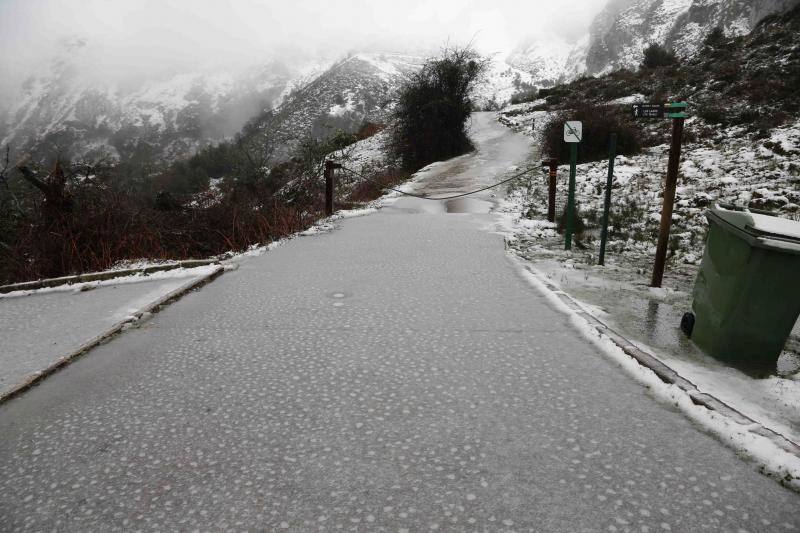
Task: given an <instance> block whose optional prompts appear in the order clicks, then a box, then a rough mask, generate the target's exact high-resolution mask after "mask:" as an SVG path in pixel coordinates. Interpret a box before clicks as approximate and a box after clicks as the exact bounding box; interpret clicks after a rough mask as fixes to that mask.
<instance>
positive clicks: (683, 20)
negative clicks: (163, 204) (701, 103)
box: [0, 0, 798, 161]
mask: <svg viewBox="0 0 800 533" xmlns="http://www.w3.org/2000/svg"><path fill="white" fill-rule="evenodd" d="M797 3H798V0H755V1H745V0H611V1H609V2H599V1H595V2H590V1H589V0H585V1H584V2H583V3H579V5H580V6H581V7H582V8H583V10H584V12H585V13H584V14H583V17H584V19H581V20H578V19H579V18H580V17H577V16H576V17H577V18H576V20H575V21H573V22H572V23H570V24H565V23H562V22H559V23H558V24H553V23H552V21H553V20H558V21H561V20H563V18H559V19H556V18H555V16H556V13H557V12H556V11H553V10H549V9H550V8H542V9H541V10H540V11H541V15H542V17H543V18H541V20H540V19H537V20H539V22H537V25H535V26H531V27H530V28H529V29H525V24H522V23H521V22H520V21H519V20H517V17H514V16H513V15H514V14H515V13H516V11H520V9H522V8H520V7H519V6H517V5H516V4H515V3H509V2H501V3H500V5H499V6H498V8H497V9H494V10H490V9H489V6H485V5H483V4H481V3H480V2H477V3H476V2H471V3H470V7H471V8H472V10H471V11H469V17H466V16H465V15H464V14H463V13H464V12H463V11H459V9H460V8H459V7H458V6H457V5H456V4H452V5H451V3H444V4H442V5H438V4H437V7H430V6H426V5H422V4H420V5H416V4H414V5H413V6H411V7H410V8H409V9H408V10H406V11H405V12H402V13H401V11H399V10H398V9H397V8H396V7H392V8H387V9H386V10H380V9H377V8H375V9H373V10H372V11H369V10H367V8H366V7H365V6H364V5H362V4H359V3H358V2H356V1H355V0H353V1H351V2H345V3H343V5H342V6H341V7H340V8H339V9H337V10H335V11H333V12H331V13H329V14H328V16H327V19H329V20H327V19H326V14H325V13H318V12H310V11H309V12H306V11H303V9H301V8H305V7H309V6H311V4H309V3H307V2H301V4H300V7H298V8H297V9H296V10H295V11H296V12H295V11H289V10H288V8H275V7H274V6H268V5H262V4H258V3H256V4H254V5H257V7H258V9H256V10H251V11H245V12H243V13H244V14H245V15H247V14H250V15H252V14H255V13H258V14H259V16H263V17H264V20H270V21H271V26H270V27H273V33H272V34H269V35H261V33H259V32H257V31H255V29H254V27H253V25H254V24H255V22H254V21H252V20H250V21H248V24H247V25H244V26H243V25H242V20H243V19H244V18H246V17H242V16H240V17H239V18H237V19H236V24H238V26H236V30H239V31H240V33H241V35H238V36H237V35H236V31H232V30H231V28H227V29H226V28H225V26H224V24H233V23H232V21H233V20H234V19H233V18H231V17H232V15H231V14H230V13H224V12H221V11H220V10H219V9H218V8H217V7H215V6H214V5H212V4H206V3H204V2H200V3H198V4H197V12H196V13H193V12H192V11H191V10H190V11H189V12H187V11H186V9H185V6H183V5H181V4H176V3H175V2H166V3H165V4H163V6H161V7H159V5H160V4H159V5H156V4H153V3H149V4H148V5H149V7H150V8H151V9H152V11H153V13H158V12H161V13H162V14H163V16H164V21H167V20H173V19H174V20H177V19H176V18H175V17H176V16H177V15H178V14H180V15H182V16H186V17H189V19H190V22H192V23H193V24H195V26H194V28H195V29H197V30H198V32H199V34H195V33H193V32H190V31H188V30H187V29H186V27H184V26H182V25H180V24H177V25H176V30H175V31H176V33H177V34H178V36H179V38H174V37H170V35H169V33H168V32H169V30H168V29H165V28H164V27H163V24H159V21H158V20H157V19H153V18H152V17H151V16H148V15H147V13H146V12H144V15H143V11H142V10H141V9H139V10H135V11H134V10H132V8H130V7H129V10H130V14H131V17H132V21H131V25H132V26H133V27H138V28H139V29H138V30H137V31H133V30H129V29H124V28H123V26H118V27H114V25H111V26H110V27H107V28H106V27H105V26H104V28H105V29H104V31H102V32H99V33H98V31H96V30H90V29H88V28H84V30H85V31H84V33H86V34H88V35H89V36H88V37H87V36H82V35H80V32H78V33H77V34H76V33H73V34H72V35H71V36H70V37H67V38H64V37H62V38H60V39H57V40H56V41H54V42H51V41H47V42H50V43H51V44H50V45H48V46H49V48H48V50H47V56H46V57H47V59H39V60H38V61H37V62H34V64H33V65H27V67H31V68H30V70H32V71H33V73H32V74H30V75H27V76H25V77H20V78H19V80H17V81H18V83H17V86H16V87H15V90H14V91H12V92H10V93H9V94H13V95H14V96H7V97H6V98H5V99H4V102H5V105H0V145H4V146H5V145H9V146H11V147H12V149H13V150H14V152H15V154H18V155H19V154H22V153H30V154H31V156H32V157H33V158H35V159H40V160H41V159H46V158H51V159H52V158H53V157H56V156H59V157H65V158H75V157H88V158H98V157H107V158H110V159H111V160H117V161H129V160H131V159H133V160H153V159H155V160H164V161H172V160H175V159H180V158H183V157H186V156H189V155H191V154H193V153H195V152H196V151H197V150H198V149H200V148H201V147H203V146H205V145H208V144H213V143H217V142H220V141H222V140H226V139H231V138H233V137H234V136H235V135H237V133H239V132H241V131H242V130H243V128H246V127H250V128H253V127H266V125H267V124H269V126H270V127H271V128H274V129H275V131H276V132H277V138H279V139H281V142H282V143H283V144H284V147H283V149H282V150H279V152H281V153H282V154H284V155H285V154H287V153H289V152H290V151H291V145H292V142H293V141H294V140H296V139H298V138H301V137H302V136H304V135H313V136H326V135H332V134H334V133H335V132H336V131H338V130H342V131H346V132H352V131H356V130H358V128H359V127H360V126H361V125H362V124H364V123H365V122H377V123H380V122H385V121H386V120H387V118H388V116H389V113H390V111H391V107H392V100H393V98H394V95H395V94H396V91H397V90H398V88H399V87H400V86H401V84H402V83H403V81H404V80H405V79H407V77H408V75H409V74H411V73H413V72H414V71H415V70H416V69H417V68H419V66H420V65H421V64H422V63H423V62H424V60H425V58H426V57H429V56H431V55H435V54H436V52H437V51H438V50H440V49H441V48H442V46H447V44H448V42H449V41H448V38H449V37H450V36H453V35H459V36H462V35H464V34H465V31H466V30H468V29H470V30H475V31H474V33H473V34H472V36H471V37H470V39H471V40H472V42H474V43H475V45H476V46H477V47H478V48H479V49H480V50H481V51H483V52H484V53H485V54H487V55H489V56H491V57H492V58H493V61H492V63H491V68H490V69H489V73H488V76H487V79H486V82H485V83H484V84H483V85H482V86H481V87H480V89H479V91H478V94H476V95H475V101H476V103H477V105H479V106H481V107H484V106H491V105H494V106H497V105H501V104H503V103H504V102H508V101H509V100H510V98H511V97H512V96H513V95H514V94H515V93H517V92H519V91H522V90H525V89H526V88H530V87H537V86H538V87H542V86H544V87H548V86H552V85H554V84H556V83H559V82H563V81H567V80H571V79H575V78H576V77H578V76H581V75H599V74H603V73H606V72H610V71H613V70H616V69H620V68H627V69H636V68H637V66H638V64H639V63H640V62H641V59H642V51H643V49H644V48H645V47H646V46H647V45H649V44H651V43H658V44H662V45H664V46H666V47H668V48H671V49H674V51H675V52H676V54H677V55H678V56H679V57H684V58H686V57H691V56H692V55H693V54H695V53H696V52H697V50H698V47H699V45H700V43H702V41H703V39H704V37H705V36H706V35H708V34H709V33H710V32H711V31H712V30H713V29H714V28H716V27H720V28H722V29H723V30H724V32H725V33H726V34H727V35H731V36H732V35H741V34H746V33H748V32H749V31H750V29H752V28H753V27H754V25H755V24H756V23H757V22H758V21H759V20H760V19H761V18H763V16H765V15H768V14H771V13H776V12H780V11H783V10H785V9H786V8H788V7H790V6H791V5H794V4H797ZM37 4H38V5H39V6H40V7H41V6H44V5H46V4H47V2H46V1H44V0H41V1H38V2H32V3H31V4H25V6H26V7H25V8H24V9H23V11H22V13H23V14H24V13H26V12H27V13H29V14H30V13H32V12H33V11H31V10H32V9H33V8H32V7H30V6H34V7H35V6H36V5H37ZM351 4H352V5H351ZM478 4H480V7H481V9H477V7H478ZM10 5H12V3H9V4H5V5H4V6H3V7H2V8H0V9H5V10H7V11H6V12H7V13H11V11H10V9H9V6H10ZM48 5H49V4H48ZM236 5H238V6H241V5H242V4H236ZM165 6H166V7H165ZM94 8H97V9H98V12H99V13H100V14H104V13H105V14H106V16H107V15H108V9H109V6H108V5H107V4H102V3H101V4H98V5H93V9H94ZM252 9H255V8H252ZM348 9H349V10H350V11H349V12H348ZM25 10H28V11H25ZM159 10H160V11H159ZM548 10H549V11H548ZM524 11H525V10H524V9H523V10H522V11H520V13H521V14H522V13H524ZM6 12H4V14H6ZM217 12H219V13H220V15H219V17H217V18H218V19H219V20H214V19H213V17H210V14H211V13H217ZM298 13H299V15H298ZM587 13H588V14H589V16H587ZM240 15H242V14H240ZM64 16H66V15H64ZM302 16H305V17H306V18H307V20H308V24H301V23H300V22H299V21H303V20H305V19H303V18H302ZM481 16H482V17H483V18H481ZM137 17H138V18H137ZM193 17H194V18H193ZM277 17H282V18H281V20H276V18H277ZM298 17H301V18H298ZM392 17H394V18H395V19H396V20H397V24H394V25H393V24H391V20H388V19H390V18H392ZM547 17H550V18H549V19H548V18H547ZM195 18H196V19H198V20H194V19H195ZM47 20H49V19H47ZM137 20H138V22H137ZM324 20H327V23H325V22H323V21H324ZM359 20H364V21H369V23H370V24H371V27H369V28H367V29H364V28H361V29H359V30H358V31H356V32H354V34H353V35H351V34H349V33H347V32H345V34H341V32H337V31H336V26H337V25H342V26H347V27H351V26H353V24H354V22H356V21H359ZM198 21H199V22H198ZM432 21H441V22H444V23H445V24H443V25H442V26H441V27H440V28H438V30H434V29H433V28H432V26H433V25H434V24H433V22H432ZM62 22H63V21H62ZM104 22H105V21H104ZM162 22H163V21H162ZM282 22H285V24H282ZM312 22H313V24H312ZM116 23H117V24H118V23H119V21H117V22H116ZM75 24H76V26H77V28H80V27H81V25H80V24H77V22H76V23H75ZM5 25H6V27H7V28H9V31H11V32H12V33H13V32H14V31H17V30H15V29H13V28H11V26H10V25H9V24H8V20H6V22H5ZM84 25H85V24H84ZM315 25H316V26H315ZM23 26H24V24H23ZM394 26H397V27H396V28H395V27H394ZM290 27H294V28H295V29H296V32H295V38H289V37H288V35H289V34H290V33H291V32H290V31H289V28H290ZM315 28H316V29H317V31H316V32H315V31H314V29H315ZM403 28H405V29H408V30H409V32H410V33H409V35H415V36H418V35H422V34H425V35H427V36H428V37H427V38H422V37H420V38H417V39H409V38H401V37H399V36H398V35H397V33H398V31H399V30H400V29H403ZM111 30H116V31H118V32H119V33H120V35H119V36H118V37H117V38H112V37H111V36H109V32H110V31H111ZM378 30H382V31H383V32H384V33H385V35H383V36H378V33H380V32H379V31H378ZM221 32H223V33H221ZM315 34H319V35H320V37H319V38H314V37H313V36H314V35H315ZM255 35H258V36H259V37H258V39H256V37H254V36H255ZM334 35H335V36H336V37H334ZM5 38H6V39H8V38H9V37H8V35H6V37H5ZM137 39H138V40H137ZM0 40H2V38H0ZM131 42H135V43H137V46H141V48H142V50H141V53H138V54H137V52H136V51H135V49H136V47H131V44H130V43H131ZM175 43H178V44H175ZM158 50H163V53H161V54H159V53H158ZM10 56H11V54H8V55H7V57H5V58H4V61H6V62H7V63H8V66H9V69H10V72H12V73H14V72H22V70H21V67H20V65H18V64H15V63H14V60H13V58H11V57H10ZM21 57H24V54H22V56H21ZM43 57H44V56H43ZM14 65H16V66H14ZM12 78H13V76H12ZM5 83H6V84H7V83H8V81H6V82H5Z"/></svg>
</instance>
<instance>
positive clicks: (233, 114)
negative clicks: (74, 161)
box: [0, 39, 323, 159]
mask: <svg viewBox="0 0 800 533" xmlns="http://www.w3.org/2000/svg"><path fill="white" fill-rule="evenodd" d="M92 52H93V51H92V49H91V47H90V46H89V45H88V44H87V43H86V42H85V41H83V40H80V39H73V40H71V41H69V42H68V43H65V46H64V49H63V50H62V51H61V53H60V54H59V55H58V56H57V57H56V58H55V59H54V60H53V61H52V62H51V63H50V64H49V65H46V69H44V70H43V71H41V72H39V73H38V74H37V75H35V76H32V77H30V78H28V79H27V80H26V81H25V82H24V83H23V85H22V89H21V94H20V96H19V97H18V99H17V100H16V102H15V103H14V105H12V106H11V107H10V108H8V109H7V110H5V114H4V115H0V120H2V121H0V145H3V146H5V145H10V146H12V148H13V149H14V151H15V152H19V153H22V152H31V153H32V154H33V155H34V156H38V155H43V156H44V155H53V154H54V153H58V154H60V155H62V156H83V155H89V156H93V155H99V154H101V153H103V154H108V155H110V156H111V157H113V158H116V159H128V158H130V157H131V156H133V155H134V154H135V153H136V152H140V151H146V152H148V153H150V154H152V155H153V156H155V157H163V158H165V159H175V158H178V157H182V156H185V155H188V154H191V153H193V152H194V151H195V150H196V149H197V148H198V147H199V146H202V145H204V144H206V143H208V142H213V141H218V140H222V139H224V138H226V137H230V136H232V135H233V134H235V133H236V132H238V131H239V130H240V129H241V127H242V126H243V125H244V124H245V123H246V122H247V120H249V119H250V118H252V117H253V116H254V115H256V114H257V113H259V112H260V111H262V110H263V109H265V108H270V107H273V106H275V105H277V104H278V103H280V102H281V101H282V99H283V98H285V97H286V96H287V95H288V94H289V93H290V91H291V90H292V89H294V88H296V87H298V86H302V85H303V84H304V83H306V82H307V81H308V80H309V79H313V78H314V77H315V76H316V75H317V74H318V73H319V71H321V70H323V68H322V67H321V66H320V65H319V64H315V63H313V62H308V63H305V64H303V63H297V62H291V61H284V60H281V59H275V58H272V59H268V60H266V61H263V62H261V63H259V64H257V65H256V66H251V67H246V68H245V67H236V68H234V67H230V68H213V69H210V68H209V69H204V70H197V71H188V72H186V71H184V72H169V73H160V74H159V75H157V76H153V77H151V78H149V79H146V80H137V81H135V82H122V81H119V80H110V79H103V78H101V77H99V76H98V75H94V76H87V72H86V68H85V62H84V61H83V59H84V56H85V55H86V56H88V55H90V54H91V53H92Z"/></svg>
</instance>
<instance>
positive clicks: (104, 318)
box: [0, 265, 219, 396]
mask: <svg viewBox="0 0 800 533" xmlns="http://www.w3.org/2000/svg"><path fill="white" fill-rule="evenodd" d="M218 268H219V266H217V265H209V266H202V267H197V268H191V269H182V268H181V269H175V270H170V271H166V272H155V273H153V274H150V275H149V276H142V275H135V276H126V277H122V278H116V279H111V280H105V281H96V282H88V283H76V284H72V285H62V286H60V287H51V288H45V289H38V290H35V291H17V292H13V293H8V294H3V295H0V337H1V338H2V339H3V350H1V351H0V396H3V395H5V394H7V393H8V392H9V391H10V390H13V389H15V388H16V387H17V386H18V385H20V384H21V383H24V382H26V381H27V380H28V379H30V378H32V377H33V376H36V375H37V374H39V373H41V372H42V371H44V370H45V369H47V368H48V367H50V366H51V365H53V364H55V363H56V362H57V361H59V360H61V359H62V358H64V357H65V356H67V355H69V354H71V353H72V352H74V351H75V350H77V349H79V348H80V347H81V346H83V345H85V344H86V343H87V342H89V341H91V340H92V339H94V338H96V337H97V336H99V335H101V334H103V333H104V332H106V331H108V330H109V329H110V328H112V327H114V326H115V325H117V324H119V323H120V322H125V321H128V320H131V319H133V318H135V317H136V316H137V315H139V314H140V313H141V311H142V310H143V309H144V308H146V307H147V306H149V305H151V304H153V303H154V302H156V301H158V300H160V299H161V298H163V297H164V296H166V295H168V294H170V293H172V292H173V291H175V290H177V289H180V288H181V287H183V286H185V285H187V284H190V283H194V282H196V281H197V280H200V279H201V278H203V277H205V276H208V275H209V274H211V273H212V272H213V271H214V270H216V269H218Z"/></svg>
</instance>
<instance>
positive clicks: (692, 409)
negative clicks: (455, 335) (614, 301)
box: [519, 268, 800, 490]
mask: <svg viewBox="0 0 800 533" xmlns="http://www.w3.org/2000/svg"><path fill="white" fill-rule="evenodd" d="M519 270H520V274H521V275H522V277H523V278H524V279H526V280H527V281H528V283H530V284H531V285H533V286H534V287H536V288H538V289H539V290H540V291H541V292H542V293H543V294H544V295H545V296H546V297H547V298H548V300H550V302H551V304H552V305H553V306H554V307H555V308H556V309H559V310H561V311H562V312H564V313H566V314H568V315H570V317H571V321H572V324H573V325H574V326H575V327H576V328H577V329H578V330H579V331H580V332H581V334H583V336H584V337H586V338H587V339H588V340H590V341H591V342H592V343H594V344H595V346H597V347H598V348H599V349H600V350H601V351H602V352H603V353H605V355H606V356H608V357H609V358H610V359H612V360H614V361H615V362H616V363H617V364H619V365H620V366H621V367H622V368H623V369H624V370H625V371H626V372H627V373H628V374H629V375H630V376H631V377H633V378H634V379H636V380H637V381H638V382H639V383H641V384H642V385H644V386H646V387H647V388H648V389H649V390H650V391H651V393H652V394H653V395H654V396H655V397H656V398H658V399H659V400H661V401H662V402H664V403H667V404H670V405H674V406H675V407H676V408H678V409H679V410H680V411H681V412H682V413H683V414H684V415H686V416H687V417H688V418H689V419H691V420H692V421H694V422H695V423H696V424H698V425H700V426H701V427H704V428H705V429H706V430H707V431H709V432H710V433H712V434H713V435H715V436H716V437H717V438H719V439H720V440H721V441H722V442H724V443H726V444H727V445H728V446H731V447H732V448H733V449H735V450H736V451H737V453H739V454H742V455H743V456H745V457H747V458H749V459H751V460H754V461H755V462H756V463H757V464H759V465H760V466H761V468H762V469H763V471H764V472H765V473H767V474H769V475H771V476H773V477H775V478H776V479H778V480H780V481H781V482H782V483H785V484H786V485H787V486H789V487H791V488H793V489H794V490H800V458H798V457H797V456H796V455H793V454H791V453H788V452H786V451H785V450H783V449H781V448H780V447H779V446H778V445H777V444H776V443H774V442H773V441H772V440H770V439H768V438H766V437H763V436H761V435H758V434H756V433H754V432H753V431H752V430H753V429H754V428H752V427H750V426H748V425H742V424H739V423H737V422H735V421H733V420H731V419H729V418H728V417H726V416H724V415H721V414H719V413H716V412H714V411H710V410H708V409H706V408H705V407H701V406H698V405H695V404H694V403H693V402H692V400H691V398H690V397H689V395H688V394H686V393H685V392H684V391H683V390H681V389H680V388H679V387H677V386H676V385H672V384H667V383H664V382H663V381H661V379H659V378H658V377H657V376H656V375H655V373H653V372H652V371H650V370H649V369H647V368H645V367H643V366H641V365H640V364H639V363H638V362H636V361H635V360H634V359H632V358H631V357H630V356H628V355H627V354H626V353H625V352H624V351H623V350H622V348H620V347H619V346H617V345H616V344H615V343H614V342H613V341H612V340H611V339H609V338H607V337H605V336H601V335H599V334H598V332H597V330H595V329H594V328H593V327H592V326H591V325H590V324H589V323H588V322H586V320H584V319H583V318H581V317H580V316H579V315H578V314H577V313H576V312H575V311H573V310H572V309H571V308H569V307H568V306H567V305H566V304H565V303H564V302H563V301H561V299H560V298H559V297H558V295H557V294H556V293H554V292H552V291H551V290H550V289H548V288H547V286H546V285H545V284H544V282H543V280H542V279H541V278H540V277H539V276H538V275H537V274H535V273H532V272H529V271H527V270H525V269H524V268H520V269H519ZM551 281H552V280H551ZM590 308H591V306H586V310H587V311H590ZM668 364H669V362H668ZM684 377H685V375H684ZM713 383H714V384H715V385H716V384H717V383H718V380H717V379H716V376H715V377H714V379H713ZM695 384H696V385H698V388H699V389H700V390H701V391H702V390H703V387H702V386H701V385H702V383H697V382H696V383H695ZM711 393H712V394H714V392H711ZM795 398H797V397H796V396H795ZM721 399H722V400H723V401H726V400H725V399H724V398H721ZM737 399H738V398H737ZM734 407H736V406H735V405H734ZM748 407H752V406H750V405H748ZM745 413H746V414H747V415H748V416H750V417H751V418H754V419H756V420H757V421H758V422H760V423H761V424H762V425H765V426H767V427H770V424H764V422H763V419H762V420H759V419H758V418H756V417H754V416H753V414H752V413H751V412H747V411H745ZM758 414H759V415H764V414H765V413H761V412H759V413H758ZM767 421H769V422H772V420H770V419H767ZM779 429H782V428H780V426H779ZM784 436H788V437H789V438H792V435H791V434H789V435H786V433H784ZM795 442H796V439H795Z"/></svg>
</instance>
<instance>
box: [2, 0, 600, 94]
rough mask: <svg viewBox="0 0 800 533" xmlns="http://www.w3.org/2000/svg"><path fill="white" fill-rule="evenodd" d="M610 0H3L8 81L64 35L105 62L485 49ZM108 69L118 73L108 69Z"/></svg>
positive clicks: (582, 24)
mask: <svg viewBox="0 0 800 533" xmlns="http://www.w3.org/2000/svg"><path fill="white" fill-rule="evenodd" d="M604 3H605V0H569V1H564V0H551V1H543V0H395V1H392V2H389V1H384V0H330V1H322V0H0V54H2V56H0V72H2V75H0V80H2V81H0V84H5V86H3V85H0V90H2V91H3V92H7V90H8V88H9V87H8V85H9V84H10V81H9V79H12V80H13V79H16V80H19V78H20V77H23V76H25V75H26V74H27V73H28V72H30V71H32V70H34V69H36V68H41V65H42V62H43V61H45V60H46V59H47V58H48V57H52V54H53V50H54V48H55V47H56V46H57V44H58V43H59V42H60V41H63V39H64V38H65V37H81V38H85V39H86V40H87V41H88V42H89V43H90V44H92V45H94V46H96V47H99V48H100V49H102V50H103V59H102V61H101V63H100V64H98V66H97V68H98V69H101V70H103V69H106V70H108V69H113V68H117V69H118V70H121V71H122V70H128V71H146V70H147V69H148V68H149V67H150V66H152V67H153V68H154V69H158V68H160V67H163V66H164V65H180V66H190V67H191V66H193V65H198V66H199V65H201V64H209V63H215V62H220V61H224V62H230V61H237V62H242V63H247V62H252V61H257V60H259V59H260V58H262V57H264V56H265V55H267V54H269V53H271V52H273V51H275V50H276V49H278V48H281V47H290V48H294V47H299V48H301V49H303V50H305V51H308V52H311V53H314V52H315V51H318V50H324V51H325V52H326V53H331V52H333V53H340V52H341V53H343V52H346V51H348V50H353V49H358V48H364V47H370V46H372V47H376V46H380V47H382V48H384V49H387V50H388V49H392V48H397V49H400V50H402V49H407V48H410V47H419V46H424V47H428V46H440V45H442V44H444V43H445V42H447V41H448V40H449V41H450V42H453V43H464V42H467V41H470V40H471V39H473V38H474V42H475V45H476V47H477V48H478V49H479V50H480V51H482V52H484V53H493V52H504V51H509V50H510V49H512V48H513V47H514V46H516V45H517V44H519V42H520V41H523V40H526V39H529V38H530V37H531V36H535V35H541V34H544V33H555V34H559V35H563V36H568V37H576V36H578V35H579V34H582V33H583V32H584V31H585V30H586V28H587V26H588V24H589V23H590V21H591V19H592V17H593V16H594V15H595V14H596V13H597V12H598V11H599V10H600V9H601V8H602V5H603V4H604ZM109 75H113V73H110V74H109Z"/></svg>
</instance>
